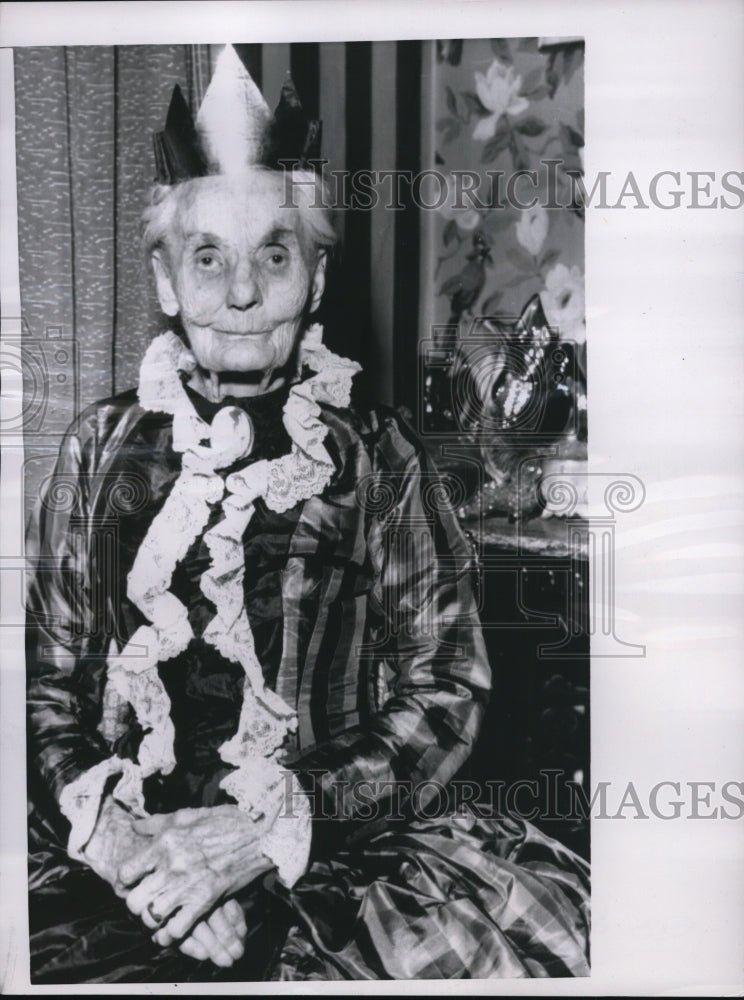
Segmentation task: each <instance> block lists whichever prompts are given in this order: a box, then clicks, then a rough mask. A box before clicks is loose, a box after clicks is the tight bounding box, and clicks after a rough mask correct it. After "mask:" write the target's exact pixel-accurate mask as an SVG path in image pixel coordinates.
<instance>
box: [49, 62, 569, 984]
mask: <svg viewBox="0 0 744 1000" xmlns="http://www.w3.org/2000/svg"><path fill="white" fill-rule="evenodd" d="M230 75H232V78H233V79H234V80H236V81H237V86H238V92H239V94H240V96H241V100H242V101H243V103H244V105H247V106H248V107H249V112H250V114H249V116H248V118H249V126H250V127H248V126H247V127H246V128H244V129H243V131H242V133H241V135H242V138H241V141H240V142H239V143H238V144H237V151H236V144H235V142H234V137H233V136H232V135H231V134H228V140H229V141H224V142H223V144H222V146H220V142H221V141H222V140H221V139H220V136H221V135H222V136H224V135H225V134H226V132H225V117H226V115H225V105H226V104H227V105H229V95H228V97H226V96H225V79H226V78H229V77H230ZM217 82H219V83H220V86H219V87H218V86H216V84H217ZM228 89H229V88H228ZM233 92H234V91H233ZM215 94H216V95H217V96H216V98H215V96H214V95H215ZM246 95H247V96H246ZM285 98H286V95H285ZM261 101H262V99H261V98H260V95H259V94H258V92H257V90H256V88H255V87H254V86H253V84H252V82H251V81H250V80H249V78H248V77H247V74H246V73H245V70H244V69H243V68H242V66H241V65H239V63H238V61H237V58H236V57H235V54H234V53H233V52H232V50H230V49H227V50H226V55H225V57H224V58H223V60H222V61H221V64H220V67H219V68H218V72H217V74H216V78H215V82H213V85H212V87H210V92H208V93H207V95H206V97H205V99H204V103H203V104H202V110H201V111H200V118H198V119H197V123H196V124H197V130H198V135H196V134H194V135H191V134H190V132H189V128H188V127H187V126H183V127H181V128H180V131H179V130H178V129H173V128H172V129H171V134H170V136H169V135H168V129H166V133H164V136H161V141H160V146H159V149H160V153H161V156H160V162H161V166H162V164H163V163H166V164H167V165H168V170H165V171H163V170H161V180H168V181H170V183H162V184H160V185H159V186H157V187H156V189H155V191H154V194H153V198H152V203H151V206H150V208H149V209H148V210H147V212H146V214H145V219H144V239H145V246H146V250H147V253H148V256H149V258H150V260H151V262H152V269H153V273H154V278H155V282H156V286H157V292H158V297H159V300H160V304H161V307H162V310H163V312H164V313H165V315H166V316H167V317H169V318H170V320H171V329H170V330H169V331H168V332H166V333H164V334H161V335H160V336H158V337H156V338H155V339H154V340H153V342H152V343H151V345H150V348H149V349H148V351H147V354H146V356H145V358H144V360H143V363H142V368H141V375H140V382H139V386H138V389H137V391H136V392H128V393H124V394H123V395H121V396H118V397H116V398H114V399H109V400H106V401H103V402H101V403H99V404H96V405H95V406H93V407H92V408H90V409H89V410H87V411H85V412H84V413H83V414H82V416H81V417H80V419H79V420H78V421H77V423H76V425H75V426H74V427H73V428H72V429H71V430H70V432H69V434H68V436H67V437H66V439H65V441H64V443H63V446H62V449H61V453H60V457H59V460H58V465H57V470H56V475H55V478H54V479H53V485H52V488H51V489H50V491H49V493H48V494H47V495H46V496H45V497H42V498H41V502H40V505H39V509H38V512H37V518H36V521H35V523H34V525H33V526H32V530H31V533H30V540H31V542H32V543H34V544H35V545H36V546H37V551H38V555H39V556H40V557H41V559H40V561H39V564H38V567H39V568H38V570H37V572H36V575H35V579H34V582H33V585H32V588H31V597H30V602H29V615H30V623H31V625H32V626H33V627H32V629H30V632H31V633H32V638H33V640H34V641H33V642H32V643H31V644H30V646H29V678H30V681H29V685H30V686H29V765H30V780H29V787H30V790H31V819H30V846H31V864H30V924H31V951H32V973H33V975H32V978H33V981H34V982H37V983H55V982H143V981H151V980H152V981H156V980H157V981H178V980H181V981H186V980H200V979H207V978H213V977H219V976H224V977H227V978H231V979H234V980H250V979H266V978H275V979H290V978H291V979H298V978H299V979H302V978H324V979H327V978H389V977H394V978H395V977H400V978H408V977H417V976H418V977H432V976H434V977H447V978H452V977H456V976H468V977H478V976H495V975H498V976H509V975H519V976H524V975H581V974H586V971H587V967H586V957H585V955H586V920H587V916H586V913H587V888H586V872H585V866H584V865H583V863H582V862H580V861H579V860H578V859H576V858H574V857H573V856H572V855H570V853H569V852H567V851H565V850H563V849H562V848H561V847H560V846H559V845H557V844H556V843H555V842H553V841H550V840H548V839H547V838H544V837H542V836H541V835H540V834H538V833H537V831H535V830H533V829H532V828H531V827H529V826H528V825H526V824H523V823H522V824H519V823H516V822H514V821H511V820H502V821H496V820H486V819H482V818H476V817H475V816H473V815H472V814H467V813H465V814H463V815H460V816H450V815H446V816H443V815H438V816H436V817H435V818H432V813H431V810H430V809H428V808H427V810H426V811H427V814H428V815H429V817H430V818H428V819H427V818H422V817H421V815H420V813H421V812H422V810H423V807H424V806H430V805H431V800H432V795H433V792H434V790H436V788H437V787H443V786H444V783H446V782H447V781H449V780H450V779H451V778H452V777H453V776H454V775H455V774H456V773H457V771H458V769H459V767H460V766H461V765H462V763H463V762H464V760H465V759H466V757H467V755H468V753H469V750H470V748H471V747H472V745H473V742H474V740H475V738H476V735H477V732H478V727H479V723H480V720H481V718H482V716H483V710H484V706H485V704H486V701H487V697H488V692H489V689H490V672H489V667H488V664H487V660H486V656H485V650H484V645H483V640H482V636H481V634H480V630H479V625H478V619H477V614H476V609H475V604H474V599H473V594H472V590H471V583H470V569H471V567H470V551H469V547H468V545H467V544H466V542H465V540H464V538H463V536H462V534H461V532H460V530H459V528H458V526H457V523H456V521H455V519H454V517H453V516H452V514H451V513H450V512H448V511H447V510H446V509H441V505H437V504H432V503H430V502H429V503H427V496H428V495H429V494H428V493H427V488H428V487H430V486H431V484H432V475H433V473H432V470H431V469H430V468H429V466H428V463H427V459H426V456H425V454H424V452H423V450H422V448H421V446H420V445H419V443H418V442H417V441H416V439H415V437H414V436H413V435H412V433H411V432H410V430H409V429H408V428H407V427H406V426H405V425H404V424H403V423H402V422H401V421H400V419H399V418H398V417H397V415H396V414H395V413H394V412H393V411H390V410H385V409H383V408H377V409H373V410H371V411H370V410H367V409H363V408H361V407H360V406H359V405H358V404H356V403H355V400H354V391H353V386H352V380H353V377H354V375H355V373H356V372H357V370H358V366H357V365H356V364H355V363H353V362H350V361H348V360H346V359H343V358H340V357H338V356H336V355H334V354H332V353H331V352H330V351H329V350H328V349H327V348H325V347H324V346H323V345H322V342H321V334H322V331H321V330H320V328H319V327H318V326H317V325H313V324H312V323H311V321H310V317H311V316H312V313H313V312H314V311H315V310H316V309H317V307H318V305H319V303H320V300H321V297H322V295H323V291H324V283H325V275H326V263H327V257H328V252H329V248H330V247H331V245H332V243H333V231H332V229H331V227H330V225H329V222H328V219H327V217H326V214H325V211H324V210H323V209H322V208H320V207H316V206H315V199H314V194H315V192H316V182H315V180H314V178H313V176H312V175H311V174H307V173H295V174H291V175H289V177H290V179H291V180H292V181H293V185H292V190H291V191H288V188H287V184H286V180H287V175H286V174H283V173H282V172H279V171H276V170H272V169H269V168H268V167H267V166H265V165H264V164H262V163H261V162H259V161H260V159H261V157H260V156H259V152H260V150H261V149H263V150H265V149H266V147H267V144H268V140H267V139H266V136H267V135H269V136H273V137H274V139H275V138H276V134H277V132H276V129H277V122H279V123H281V120H282V115H281V113H280V112H281V106H280V109H278V111H277V113H276V115H275V116H274V118H273V119H269V118H268V116H267V115H266V113H265V112H264V109H263V106H262V105H261ZM285 103H286V102H285ZM290 103H291V102H290ZM215 108H216V109H217V110H218V111H219V114H217V113H216V112H215ZM205 109H206V111H205ZM210 109H211V110H210ZM202 112H204V113H203V114H202ZM210 116H211V117H210ZM172 117H173V116H172V115H171V116H169V118H172ZM227 117H228V119H229V118H231V115H228V116H227ZM215 118H216V119H218V126H219V127H217V126H214V123H213V120H214V119H215ZM257 121H258V126H257V125H256V122H257ZM171 125H172V122H171ZM187 125H188V123H187ZM259 126H260V127H259ZM236 128H237V126H236ZM272 129H274V131H273V132H272V131H271V130H272ZM261 130H263V131H261ZM238 131H240V129H238ZM228 132H229V130H228ZM184 135H185V136H186V139H184ZM257 135H258V136H259V140H260V141H259V140H257V139H256V136H257ZM262 136H263V138H261V137H262ZM188 143H191V148H190V150H189V147H188ZM189 156H191V158H192V160H191V163H190V165H189V169H188V170H186V172H185V176H184V166H183V165H184V162H186V161H188V158H189ZM263 159H264V161H265V160H266V157H265V156H264V158H263ZM194 162H196V163H197V166H199V169H195V168H194ZM189 171H190V173H189ZM191 174H195V175H196V176H191ZM288 195H289V196H288ZM112 538H113V539H114V541H113V542H111V541H110V540H111V539H112ZM106 539H109V542H108V543H106Z"/></svg>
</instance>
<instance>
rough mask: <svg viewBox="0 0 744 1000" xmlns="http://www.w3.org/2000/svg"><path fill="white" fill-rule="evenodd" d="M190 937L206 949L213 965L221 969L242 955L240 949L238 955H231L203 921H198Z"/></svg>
mask: <svg viewBox="0 0 744 1000" xmlns="http://www.w3.org/2000/svg"><path fill="white" fill-rule="evenodd" d="M191 936H192V937H193V938H195V940H196V941H198V943H199V944H200V945H202V946H203V947H204V948H206V949H207V952H208V953H209V957H210V959H211V960H212V961H213V962H214V964H215V965H220V966H222V967H223V968H228V967H229V966H231V965H232V964H233V962H234V961H235V959H236V958H240V955H242V954H243V950H242V948H241V950H240V954H239V955H233V954H232V953H231V952H230V951H229V950H228V949H227V948H226V947H225V945H224V943H223V942H222V941H221V940H220V939H219V937H218V935H217V934H215V932H214V930H213V929H212V928H211V927H210V926H209V924H208V923H207V922H206V921H205V920H202V921H200V922H199V923H198V924H197V925H196V927H195V928H194V929H193V931H192V932H191Z"/></svg>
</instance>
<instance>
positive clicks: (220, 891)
mask: <svg viewBox="0 0 744 1000" xmlns="http://www.w3.org/2000/svg"><path fill="white" fill-rule="evenodd" d="M133 826H134V829H135V830H136V832H137V833H140V834H144V835H145V836H147V837H151V838H152V841H151V844H150V846H149V847H147V848H146V849H145V850H143V851H142V852H141V853H140V854H139V855H138V856H136V857H134V858H130V859H129V860H128V861H126V862H125V863H124V864H123V865H122V866H121V868H120V870H119V880H120V882H121V883H122V884H123V885H124V886H125V887H127V888H128V889H129V890H130V891H129V892H128V895H127V897H126V902H127V906H128V907H129V909H130V910H131V912H132V913H134V914H135V915H136V916H138V917H140V919H141V920H142V922H143V923H144V924H145V926H146V927H148V928H149V929H150V930H152V931H155V934H154V935H153V940H154V941H156V942H157V943H158V944H160V945H162V946H163V947H167V946H168V945H170V944H173V943H174V942H176V941H180V940H181V939H182V938H184V937H185V936H186V934H187V933H188V932H189V931H190V930H191V928H192V927H193V926H194V925H195V923H196V921H197V920H198V919H199V918H200V917H202V916H203V915H204V914H206V913H209V912H210V911H211V910H212V909H213V908H214V906H215V904H216V903H218V902H220V901H221V900H223V899H225V898H227V897H229V896H233V895H235V893H236V892H238V891H239V890H240V889H242V888H243V886H246V885H248V884H249V883H250V882H252V881H253V880H254V879H255V878H257V877H258V876H259V875H261V874H262V873H263V872H265V871H268V870H269V869H270V868H271V867H273V865H272V862H271V861H270V860H269V859H268V858H267V857H266V856H265V855H264V854H263V853H262V852H261V847H260V838H261V834H262V833H263V823H262V822H261V821H256V820H253V819H251V818H250V817H249V816H248V815H246V814H245V813H243V812H241V811H240V809H238V807H237V806H231V805H225V806H215V807H214V808H209V809H180V810H178V811H177V812H174V813H167V814H161V815H157V816H148V817H146V818H145V819H141V820H136V821H135V823H134V824H133Z"/></svg>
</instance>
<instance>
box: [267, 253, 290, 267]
mask: <svg viewBox="0 0 744 1000" xmlns="http://www.w3.org/2000/svg"><path fill="white" fill-rule="evenodd" d="M288 256H289V255H288V254H287V253H286V251H284V250H272V251H271V252H270V253H269V255H268V257H267V260H268V262H269V264H270V265H271V266H272V267H283V266H284V265H285V264H286V263H287V260H288Z"/></svg>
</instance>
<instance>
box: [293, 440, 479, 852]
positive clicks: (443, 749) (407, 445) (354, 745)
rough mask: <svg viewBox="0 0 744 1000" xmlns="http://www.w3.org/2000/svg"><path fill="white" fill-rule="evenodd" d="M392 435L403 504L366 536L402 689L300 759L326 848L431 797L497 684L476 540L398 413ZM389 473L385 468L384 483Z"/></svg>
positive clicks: (317, 840) (460, 757) (389, 656)
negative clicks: (484, 629) (439, 488)
mask: <svg viewBox="0 0 744 1000" xmlns="http://www.w3.org/2000/svg"><path fill="white" fill-rule="evenodd" d="M387 436H388V440H387V441H386V442H385V449H384V450H385V452H386V454H387V456H388V457H389V455H390V454H391V452H392V453H395V454H399V455H403V456H407V457H406V461H405V464H404V466H403V468H402V470H401V471H400V472H395V474H394V476H393V480H391V481H394V487H395V494H396V497H397V502H396V503H395V506H394V508H393V509H392V510H391V511H390V512H389V514H388V515H387V516H386V518H385V520H384V522H382V523H379V522H378V523H376V524H375V523H374V521H373V528H372V530H371V532H370V535H369V541H368V544H369V548H370V551H371V554H372V557H373V560H374V561H376V562H377V564H378V567H379V586H378V588H377V599H378V601H379V602H380V603H381V605H382V608H383V610H384V612H385V621H386V623H387V628H388V634H387V636H386V642H385V651H384V655H385V659H386V661H387V663H388V664H389V666H390V667H391V668H392V670H393V672H394V679H393V684H392V692H391V694H390V697H389V698H388V699H387V700H386V701H385V703H384V705H383V706H382V707H381V708H380V710H379V711H378V712H377V713H376V714H375V715H373V716H372V717H371V719H369V721H368V722H367V723H365V724H361V725H358V726H355V727H354V728H352V729H350V730H348V731H347V732H345V733H342V734H340V735H339V736H337V737H334V738H333V739H331V740H329V741H328V742H327V743H325V744H323V745H321V746H317V747H315V748H313V749H311V750H310V751H309V752H307V753H306V754H304V755H303V756H302V757H300V758H299V759H298V760H296V761H294V762H293V763H292V764H291V765H290V766H291V767H292V768H293V769H294V770H295V771H297V773H298V777H299V778H300V781H301V782H302V784H303V787H304V788H305V790H306V791H307V793H308V794H309V796H310V799H311V804H312V808H313V812H314V816H315V819H316V821H315V822H314V824H313V841H314V854H316V855H317V853H318V852H319V851H322V850H323V848H324V845H325V847H326V848H329V849H330V848H332V846H333V845H337V844H338V843H339V837H341V839H343V838H344V837H345V836H346V834H347V833H348V832H349V831H350V829H351V827H350V826H349V824H348V823H344V822H343V820H349V819H351V820H362V821H368V820H370V819H377V820H381V821H384V820H386V819H395V818H400V816H401V815H402V814H404V813H405V812H406V810H407V809H409V808H410V806H411V798H412V793H413V794H415V798H414V804H415V805H416V806H417V807H420V806H421V805H425V804H426V802H427V801H428V800H429V799H430V798H431V797H432V796H433V795H435V794H436V784H437V783H439V784H441V785H444V784H445V783H446V782H447V781H449V780H450V779H451V778H452V777H453V776H454V774H455V773H456V772H457V771H458V769H459V768H460V767H461V765H462V764H463V762H464V761H465V760H466V758H467V757H468V755H469V753H470V751H471V749H472V746H473V744H474V742H475V739H476V737H477V735H478V731H479V727H480V723H481V720H482V718H483V714H484V711H485V707H486V704H487V701H488V695H489V691H490V683H491V672H490V667H489V665H488V660H487V655H486V649H485V644H484V641H483V636H482V633H481V628H480V623H479V620H478V614H477V609H476V603H475V596H474V590H473V575H474V566H473V554H472V551H471V548H470V545H469V543H468V542H467V540H466V539H465V537H464V535H463V533H462V531H461V529H460V527H459V525H458V523H457V520H456V518H455V516H454V513H453V511H452V510H450V509H448V507H447V504H446V503H438V502H437V501H436V499H435V498H436V490H435V488H434V487H435V481H436V473H435V471H434V470H433V468H432V467H431V464H430V463H429V462H428V460H427V457H426V455H425V453H424V452H423V449H421V447H420V446H418V447H417V446H416V442H415V440H412V436H411V435H410V432H407V431H404V430H402V429H401V427H400V426H399V425H398V423H397V422H394V421H389V422H388V430H387ZM378 464H379V466H382V465H383V464H384V465H386V466H387V468H388V469H389V468H390V463H389V461H387V462H385V463H382V462H380V463H378ZM386 475H391V473H390V472H385V471H382V468H380V469H379V471H378V481H379V482H380V483H382V484H383V485H384V481H385V476H386ZM425 782H429V783H430V784H428V785H425V784H424V783H425ZM416 787H418V792H415V793H414V792H413V790H414V789H415V788H416ZM322 816H325V817H335V818H336V820H341V822H340V823H339V822H333V823H323V822H322V821H321V817H322Z"/></svg>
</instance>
